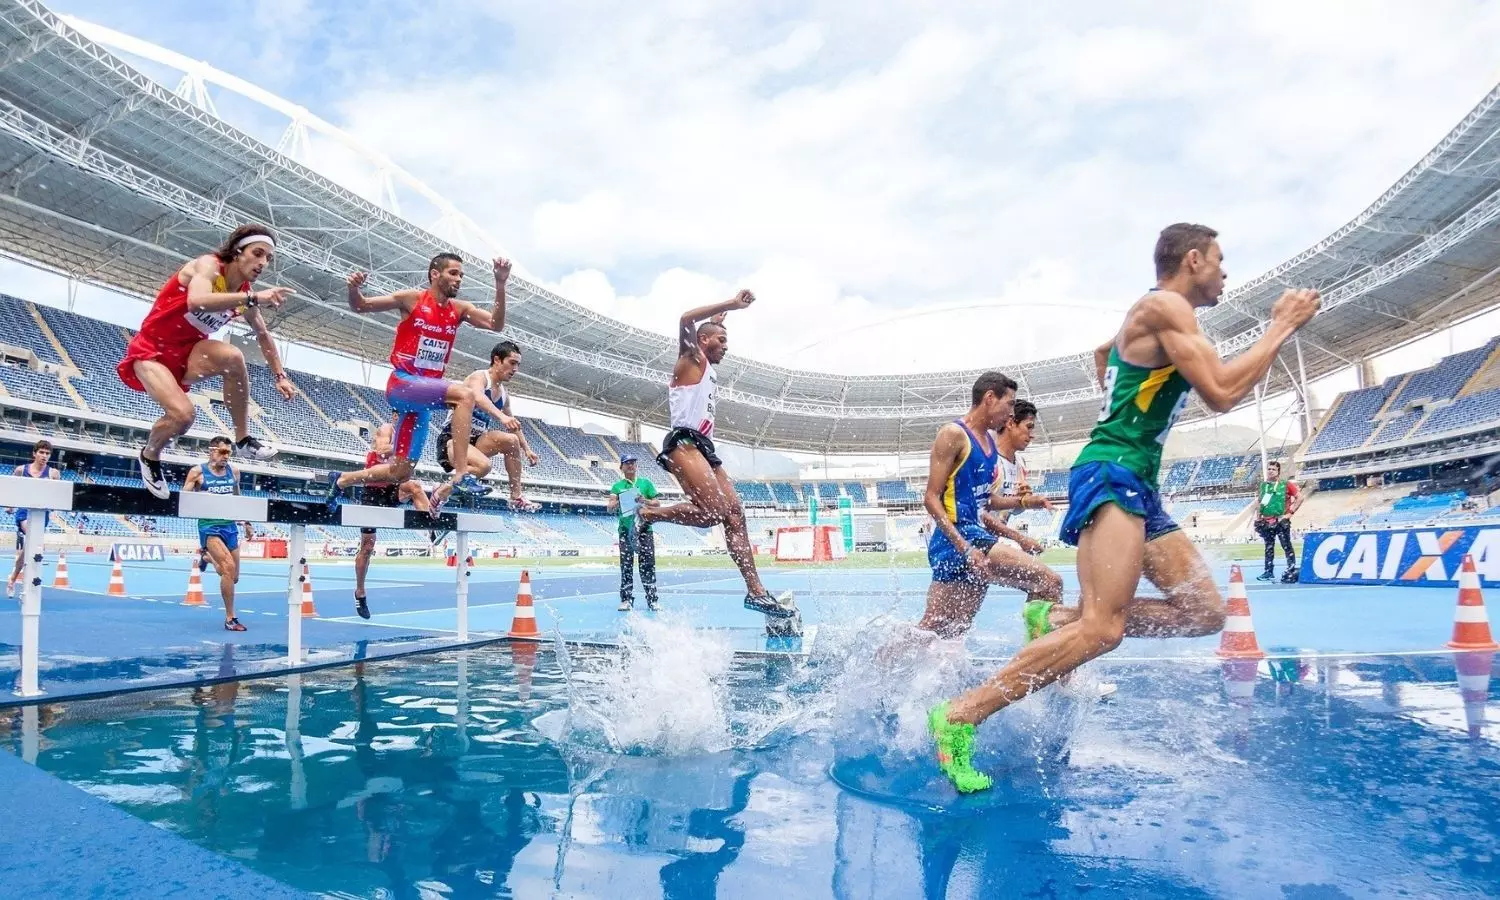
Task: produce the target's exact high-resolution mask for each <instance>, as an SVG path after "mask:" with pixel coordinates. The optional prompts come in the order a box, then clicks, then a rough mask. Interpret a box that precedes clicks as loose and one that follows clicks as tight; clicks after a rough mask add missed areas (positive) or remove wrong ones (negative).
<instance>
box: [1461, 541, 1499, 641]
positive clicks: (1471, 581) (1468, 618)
mask: <svg viewBox="0 0 1500 900" xmlns="http://www.w3.org/2000/svg"><path fill="white" fill-rule="evenodd" d="M1448 646H1450V647H1452V648H1453V649H1454V650H1500V644H1497V643H1495V638H1494V635H1492V634H1490V617H1489V614H1488V613H1487V612H1485V610H1484V594H1483V593H1482V592H1480V590H1479V572H1478V571H1476V570H1475V568H1474V557H1472V556H1470V555H1469V554H1467V553H1465V554H1464V565H1463V568H1462V569H1460V570H1459V573H1458V607H1457V608H1456V609H1454V610H1453V640H1451V641H1449V642H1448Z"/></svg>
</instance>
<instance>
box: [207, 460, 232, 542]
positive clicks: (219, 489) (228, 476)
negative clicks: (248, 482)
mask: <svg viewBox="0 0 1500 900" xmlns="http://www.w3.org/2000/svg"><path fill="white" fill-rule="evenodd" d="M201 468H202V470H203V486H202V487H201V488H199V490H200V491H202V492H203V493H205V494H233V493H234V489H235V486H236V485H238V484H239V480H240V479H239V474H238V473H237V472H235V471H234V467H233V466H228V465H226V466H225V467H224V474H223V475H215V474H214V470H213V469H210V468H209V467H208V463H204V464H203V465H202V467H201ZM232 524H234V523H233V522H231V521H230V520H228V519H199V520H198V529H199V530H200V531H201V530H202V529H204V528H212V527H214V526H215V525H232Z"/></svg>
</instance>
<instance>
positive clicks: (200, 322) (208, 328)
mask: <svg viewBox="0 0 1500 900" xmlns="http://www.w3.org/2000/svg"><path fill="white" fill-rule="evenodd" d="M233 318H234V313H233V312H232V311H229V310H225V311H223V312H194V311H192V310H189V311H188V313H187V320H188V322H190V323H191V324H192V326H193V327H194V328H196V329H198V331H199V332H200V333H202V334H203V335H204V336H208V335H212V334H214V333H215V332H217V331H218V330H219V329H221V328H223V327H224V326H225V325H228V324H229V322H230V321H231V320H232V319H233Z"/></svg>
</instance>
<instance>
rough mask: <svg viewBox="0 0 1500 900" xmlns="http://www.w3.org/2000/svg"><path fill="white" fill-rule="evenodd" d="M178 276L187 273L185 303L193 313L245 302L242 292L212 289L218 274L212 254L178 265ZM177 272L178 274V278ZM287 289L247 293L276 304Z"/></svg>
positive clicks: (279, 302)
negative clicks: (179, 267) (184, 264)
mask: <svg viewBox="0 0 1500 900" xmlns="http://www.w3.org/2000/svg"><path fill="white" fill-rule="evenodd" d="M181 275H186V276H187V280H188V281H187V305H188V309H190V310H192V311H193V312H223V311H224V310H226V309H235V308H237V307H241V306H244V305H245V294H246V292H245V291H232V292H229V291H226V292H224V293H222V294H221V293H218V292H217V291H215V290H214V279H216V278H218V277H219V261H218V259H216V258H215V257H213V256H200V257H198V258H197V259H195V260H193V261H192V262H190V263H188V264H187V265H186V266H183V267H182V273H181ZM181 275H179V276H178V277H181ZM289 293H291V288H284V287H273V288H264V289H262V290H259V291H252V292H250V296H252V297H254V298H255V300H256V302H257V303H264V304H266V305H268V306H280V305H281V301H282V300H285V299H286V295H287V294H289Z"/></svg>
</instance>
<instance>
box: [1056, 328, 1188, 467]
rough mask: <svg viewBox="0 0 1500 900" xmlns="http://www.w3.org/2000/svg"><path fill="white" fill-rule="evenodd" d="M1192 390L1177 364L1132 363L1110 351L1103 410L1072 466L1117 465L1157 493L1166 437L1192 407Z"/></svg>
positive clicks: (1105, 374) (1118, 353) (1113, 349)
mask: <svg viewBox="0 0 1500 900" xmlns="http://www.w3.org/2000/svg"><path fill="white" fill-rule="evenodd" d="M1192 387H1193V386H1192V385H1190V384H1188V380H1187V379H1186V378H1183V377H1182V375H1181V374H1179V373H1178V371H1177V367H1176V366H1162V367H1161V368H1159V369H1147V368H1143V367H1141V366H1136V365H1131V364H1130V363H1128V362H1126V361H1125V360H1123V359H1121V358H1120V351H1119V349H1118V348H1116V347H1111V348H1110V349H1109V363H1108V364H1107V365H1106V366H1105V369H1104V408H1103V410H1101V411H1100V413H1099V421H1098V423H1097V424H1095V425H1094V430H1093V432H1092V433H1091V434H1090V435H1089V442H1088V443H1087V444H1086V445H1084V448H1083V451H1082V452H1081V453H1079V454H1078V460H1077V461H1076V462H1074V463H1073V465H1074V466H1075V467H1076V466H1080V465H1082V464H1084V463H1087V462H1112V463H1118V464H1119V465H1122V466H1124V467H1125V468H1127V469H1129V470H1130V471H1132V472H1134V473H1135V474H1136V476H1137V477H1139V478H1140V479H1141V481H1143V482H1145V483H1146V485H1147V486H1148V487H1150V488H1153V489H1155V488H1156V486H1157V477H1158V476H1159V475H1160V474H1161V451H1162V447H1163V446H1164V445H1165V444H1166V442H1167V433H1168V432H1170V431H1171V430H1172V426H1173V425H1175V424H1176V423H1177V417H1178V416H1180V415H1182V410H1183V409H1184V408H1185V407H1186V406H1187V402H1188V393H1189V392H1190V391H1191V390H1192Z"/></svg>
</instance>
